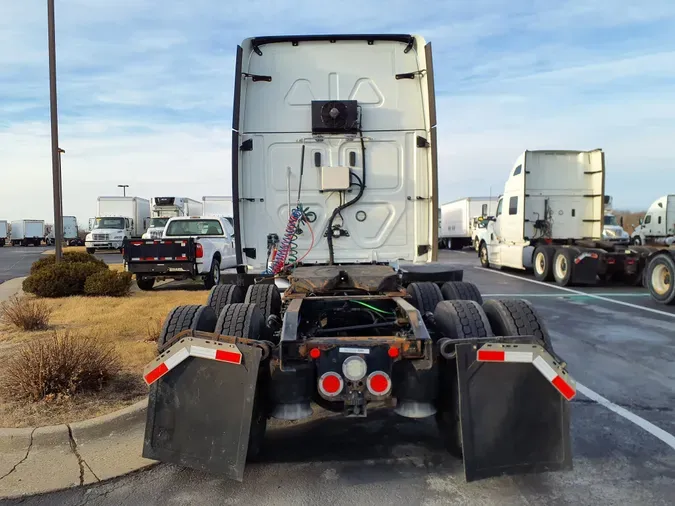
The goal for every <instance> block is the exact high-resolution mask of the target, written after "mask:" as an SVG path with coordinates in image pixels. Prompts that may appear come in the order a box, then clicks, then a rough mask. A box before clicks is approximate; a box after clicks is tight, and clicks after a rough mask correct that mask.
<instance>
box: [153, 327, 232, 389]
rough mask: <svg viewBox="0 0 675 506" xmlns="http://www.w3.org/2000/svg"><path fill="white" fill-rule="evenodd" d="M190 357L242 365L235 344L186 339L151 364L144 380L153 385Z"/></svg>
mask: <svg viewBox="0 0 675 506" xmlns="http://www.w3.org/2000/svg"><path fill="white" fill-rule="evenodd" d="M188 357H196V358H205V359H208V360H217V361H218V362H226V363H229V364H235V365H240V364H241V361H242V354H241V351H239V348H237V347H236V346H235V345H234V344H231V343H222V342H217V343H215V342H211V341H205V340H203V339H195V338H185V339H181V340H180V341H179V342H177V343H176V344H174V345H173V346H171V347H170V348H169V349H168V350H167V351H165V352H164V353H163V354H162V355H160V356H159V357H158V358H157V359H155V361H154V362H152V363H151V364H149V365H148V366H147V367H146V368H145V374H144V375H143V379H144V380H145V382H146V383H147V384H148V385H152V384H153V383H154V382H156V381H157V380H158V379H160V378H161V377H162V376H164V375H165V374H166V373H168V372H169V371H170V370H171V369H173V368H174V367H176V366H177V365H178V364H180V363H181V362H183V361H184V360H185V359H186V358H188Z"/></svg>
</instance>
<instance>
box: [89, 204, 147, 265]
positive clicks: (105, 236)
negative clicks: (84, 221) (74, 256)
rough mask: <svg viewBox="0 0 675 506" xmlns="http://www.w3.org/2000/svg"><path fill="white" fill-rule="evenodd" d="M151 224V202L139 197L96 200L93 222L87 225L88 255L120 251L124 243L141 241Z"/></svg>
mask: <svg viewBox="0 0 675 506" xmlns="http://www.w3.org/2000/svg"><path fill="white" fill-rule="evenodd" d="M149 222H150V201H149V200H147V199H144V198H141V197H119V196H115V197H99V198H98V209H97V214H96V218H92V220H91V221H90V229H91V232H89V233H88V234H87V237H86V239H85V241H84V242H85V246H86V248H87V253H94V252H95V251H96V250H103V249H121V248H122V243H123V242H124V239H134V238H139V239H140V238H141V236H142V235H143V232H145V230H146V228H147V226H148V223H149Z"/></svg>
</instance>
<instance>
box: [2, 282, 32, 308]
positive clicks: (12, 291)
mask: <svg viewBox="0 0 675 506" xmlns="http://www.w3.org/2000/svg"><path fill="white" fill-rule="evenodd" d="M26 277H27V276H21V277H18V278H12V279H8V280H7V281H5V282H4V283H0V302H3V301H6V300H8V299H9V298H10V297H11V296H12V295H21V294H22V293H23V288H22V287H23V280H24V279H26Z"/></svg>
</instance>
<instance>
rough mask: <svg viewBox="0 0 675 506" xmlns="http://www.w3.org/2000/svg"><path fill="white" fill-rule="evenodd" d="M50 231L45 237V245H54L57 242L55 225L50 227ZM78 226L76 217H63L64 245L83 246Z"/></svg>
mask: <svg viewBox="0 0 675 506" xmlns="http://www.w3.org/2000/svg"><path fill="white" fill-rule="evenodd" d="M48 228H49V230H48V231H47V235H46V236H45V244H47V245H48V246H49V245H53V244H54V242H55V239H56V237H55V235H54V225H48ZM78 232H79V230H78V226H77V218H76V217H75V216H64V217H63V236H62V237H63V239H64V245H67V246H79V245H81V242H80V238H79V235H78Z"/></svg>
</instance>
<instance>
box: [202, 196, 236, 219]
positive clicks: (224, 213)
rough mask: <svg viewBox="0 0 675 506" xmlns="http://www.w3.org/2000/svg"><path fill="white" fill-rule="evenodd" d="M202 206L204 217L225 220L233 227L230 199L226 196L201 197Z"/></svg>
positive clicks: (232, 211) (232, 210) (232, 209)
mask: <svg viewBox="0 0 675 506" xmlns="http://www.w3.org/2000/svg"><path fill="white" fill-rule="evenodd" d="M202 205H203V209H202V213H203V214H204V216H218V217H220V218H225V219H227V221H229V222H230V224H231V225H233V226H234V220H233V217H234V208H233V204H232V197H230V196H226V195H210V196H209V195H207V196H204V197H202Z"/></svg>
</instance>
